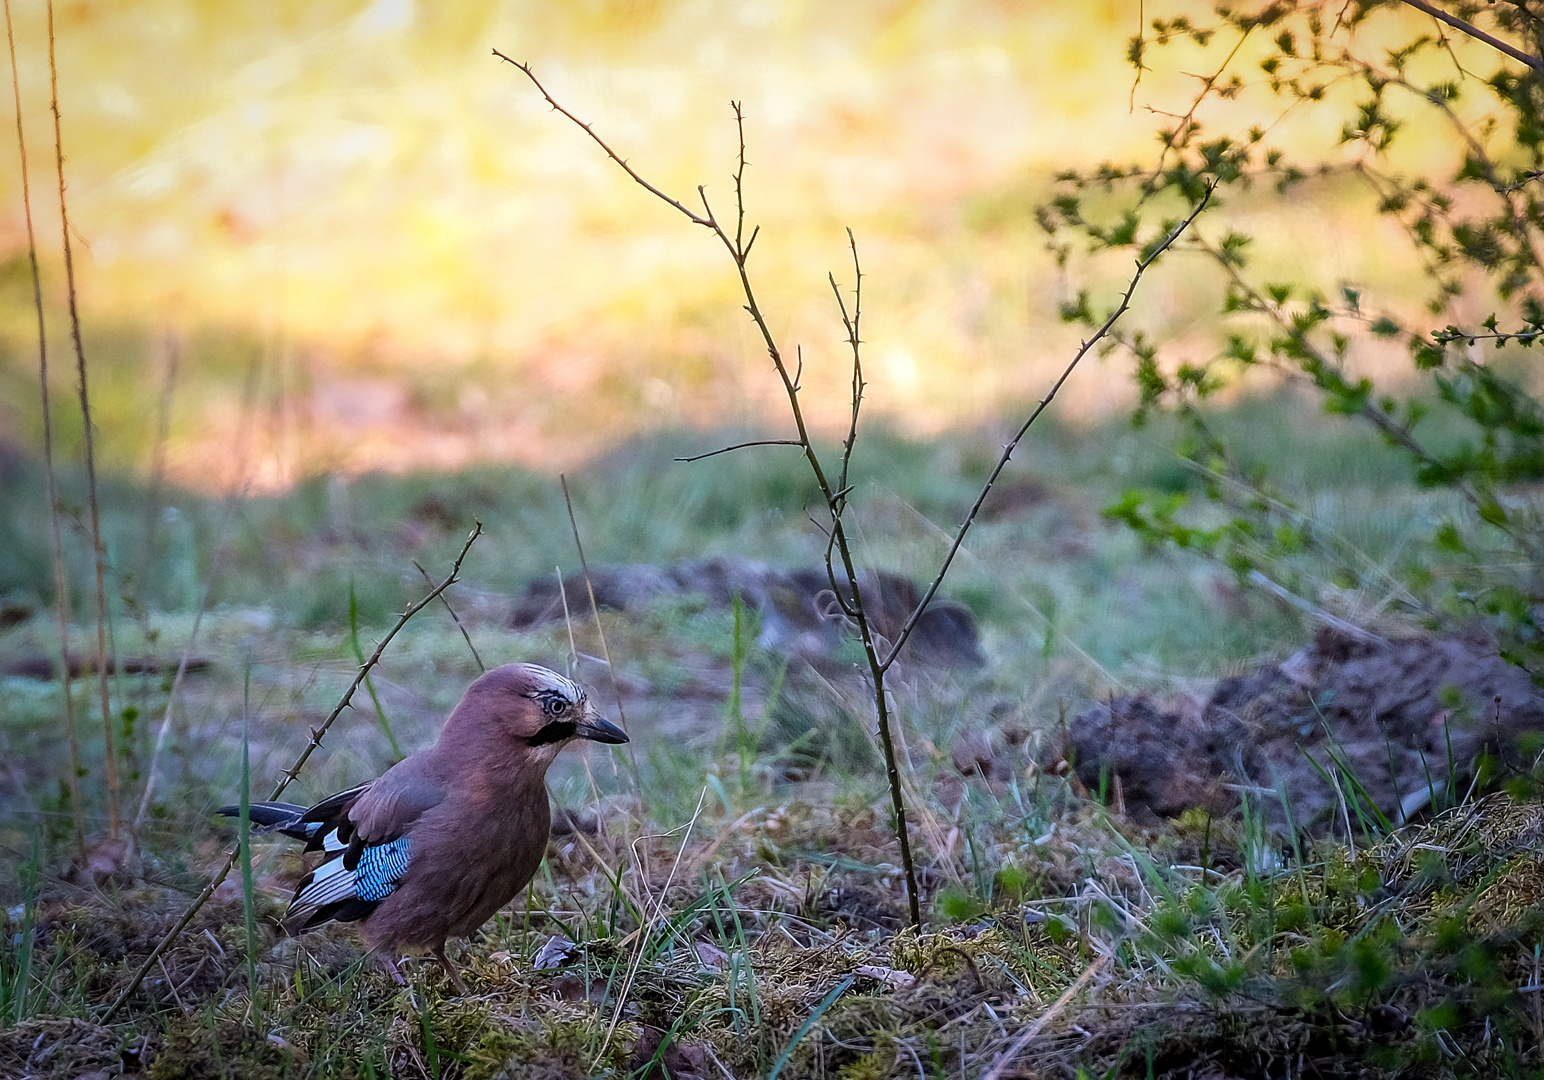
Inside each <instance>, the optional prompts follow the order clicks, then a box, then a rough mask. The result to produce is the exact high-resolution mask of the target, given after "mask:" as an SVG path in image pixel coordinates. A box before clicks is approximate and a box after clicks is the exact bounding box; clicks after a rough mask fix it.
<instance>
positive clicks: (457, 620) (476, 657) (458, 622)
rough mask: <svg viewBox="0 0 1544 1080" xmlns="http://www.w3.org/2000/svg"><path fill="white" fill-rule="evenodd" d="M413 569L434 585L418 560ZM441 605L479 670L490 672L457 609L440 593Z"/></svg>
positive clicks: (415, 561) (415, 560)
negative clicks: (470, 652) (470, 651)
mask: <svg viewBox="0 0 1544 1080" xmlns="http://www.w3.org/2000/svg"><path fill="white" fill-rule="evenodd" d="M413 567H414V568H415V569H416V570H417V571H418V572H419V573H420V574H422V575H423V579H424V580H425V581H427V582H428V583H429V584H430V585H433V584H434V579H433V578H432V577H430V576H429V571H427V570H425V569H424V568H423V567H422V566H421V565H419V562H418V560H417V559H414V560H413ZM440 603H442V604H444V605H445V610H446V611H448V612H450V621H451V622H453V623H455V624H456V629H457V630H460V631H461V637H462V639H463V640H465V641H466V647H467V648H468V649H471V650H472V659H473V660H476V661H477V670H478V671H482V672H486V671H487V670H488V665H487V664H485V663H483V658H482V654H481V653H479V652H478V651H477V646H476V645H473V644H472V635H471V634H468V633H467V632H466V627H465V626H464V625H462V622H461V616H459V615H457V614H456V609H455V608H453V607H451V606H450V601H449V600H447V599H446V598H445V594H444V593H440Z"/></svg>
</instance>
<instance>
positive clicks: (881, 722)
mask: <svg viewBox="0 0 1544 1080" xmlns="http://www.w3.org/2000/svg"><path fill="white" fill-rule="evenodd" d="M493 55H494V56H496V57H498V58H499V59H500V60H503V61H504V62H505V63H507V64H511V65H513V66H514V67H517V68H519V69H520V71H521V72H522V73H523V74H524V75H525V77H526V78H528V79H530V80H531V83H532V85H533V86H535V87H536V89H537V91H538V92H540V94H541V95H542V97H543V98H544V99H545V100H546V102H547V104H549V105H550V106H552V108H553V109H555V110H556V111H558V112H559V113H561V114H562V115H563V116H565V117H567V118H568V119H569V120H571V121H572V122H573V123H574V124H576V125H577V126H578V127H579V128H580V129H581V130H583V131H584V133H585V134H586V135H588V136H589V137H590V138H591V139H592V140H593V141H594V142H595V144H596V145H597V146H599V147H600V148H601V150H602V151H604V152H605V154H606V156H607V157H609V158H610V159H611V160H612V161H614V162H616V164H617V165H618V166H619V167H620V168H621V169H622V170H623V171H624V172H626V173H627V175H628V176H629V177H630V178H631V179H632V180H633V181H634V182H636V183H637V184H638V185H639V186H640V187H642V188H643V189H644V190H645V191H647V192H649V193H650V194H652V195H654V196H655V197H656V198H658V199H660V200H661V201H662V202H664V203H666V204H667V205H669V206H672V207H674V208H675V209H676V210H678V211H679V212H680V213H681V214H683V215H684V216H685V217H686V218H687V220H689V221H690V222H691V223H692V224H694V225H701V226H702V227H704V228H706V229H709V230H710V231H712V233H713V235H714V236H716V237H717V238H718V240H719V242H720V243H721V244H723V246H724V249H725V250H726V251H727V252H728V253H729V257H730V258H731V259H732V260H733V262H734V266H735V271H736V273H737V274H738V275H739V278H740V292H741V295H742V296H743V297H744V300H745V305H744V306H745V311H746V313H747V314H748V315H750V317H751V321H752V322H753V323H755V325H756V330H757V332H758V333H759V334H760V335H761V340H762V344H763V345H764V346H765V348H766V350H767V356H768V357H769V358H770V359H771V361H772V367H773V369H774V370H775V371H776V372H777V377H778V379H779V380H780V381H781V382H782V385H783V392H784V394H785V395H786V397H787V399H788V408H789V411H790V412H791V413H792V414H793V422H794V427H795V429H796V430H797V434H798V438H797V439H796V440H795V445H797V446H798V447H799V448H800V449H801V450H803V452H804V459H805V461H806V462H808V463H809V467H810V472H811V473H812V474H813V475H814V477H815V483H816V485H817V486H818V488H819V489H820V494H821V498H822V499H823V500H824V502H825V504H826V512H827V514H828V516H829V518H830V529H829V531H827V533H826V535H827V537H828V541H829V543H828V546H827V549H826V572H827V576H828V577H829V578H830V580H831V584H832V588H833V591H834V592H835V593H836V596H837V599H838V601H839V602H840V604H841V607H842V611H843V614H845V615H846V616H847V617H848V618H850V619H851V620H852V621H853V623H854V624H855V625H856V627H857V630H858V637H859V640H860V641H861V642H862V644H863V652H864V655H865V657H866V658H867V660H868V665H869V674H870V676H871V677H872V679H873V683H874V707H875V713H876V720H877V726H878V729H879V742H880V746H881V748H882V749H883V751H884V758H885V770H886V774H887V777H888V780H889V786H890V797H891V805H892V809H893V811H894V815H895V822H894V824H895V839H896V843H897V845H898V846H899V847H900V855H901V866H902V868H903V870H904V871H905V874H906V897H907V901H908V903H909V907H910V909H911V910H910V914H911V921H912V924H913V925H914V926H917V927H919V928H920V927H921V925H922V912H921V906H920V903H919V900H918V893H917V875H916V869H915V867H914V865H913V862H912V857H911V840H910V837H909V835H908V832H907V827H906V803H905V798H904V796H903V794H902V790H901V780H900V770H899V768H898V766H897V764H896V757H895V747H894V741H893V739H892V738H891V732H890V713H889V703H888V700H887V698H886V695H885V685H884V675H885V671H884V666H883V665H882V663H881V660H880V655H879V645H878V643H877V640H876V638H875V636H874V633H873V630H872V628H871V627H870V625H869V620H868V615H867V613H866V612H865V611H864V607H863V592H862V589H861V588H860V587H859V584H858V570H857V564H856V563H855V561H854V559H853V555H852V547H851V544H850V543H849V541H848V536H847V531H846V529H845V528H844V527H843V523H842V513H843V509H844V508H845V506H846V502H847V495H848V490H849V489H848V485H847V483H846V470H847V463H848V460H849V458H850V456H851V452H852V450H851V438H849V443H848V446H847V449H846V451H845V452H844V454H843V458H842V477H841V479H840V482H838V483H837V484H835V485H833V484H832V483H831V480H830V477H829V476H828V475H827V473H826V470H825V467H824V466H823V464H822V463H821V460H820V455H819V453H818V452H817V451H816V449H815V445H814V443H813V441H812V440H811V438H810V433H809V428H808V425H807V424H806V422H805V419H804V409H803V407H802V406H801V404H800V401H799V373H798V372H792V373H791V372H790V371H789V369H788V364H787V363H786V362H785V360H784V359H783V352H782V349H781V348H780V347H779V346H778V343H777V339H776V337H774V336H773V334H772V328H771V327H770V326H769V325H768V323H767V319H766V316H765V315H764V314H763V313H762V310H761V305H760V302H759V301H758V300H757V298H756V290H755V288H754V287H753V286H752V284H751V279H750V271H749V269H748V264H749V261H750V252H751V247H752V245H754V244H755V242H756V237H757V235H758V233H757V231H756V230H755V229H752V230H751V233H750V235H749V236H748V237H747V236H746V235H745V197H744V177H745V168H746V164H747V161H746V155H745V115H744V112H743V110H742V109H741V108H740V103H739V102H734V103H733V108H734V115H735V126H736V129H737V131H738V134H739V142H740V147H739V159H738V163H737V167H736V170H735V175H734V187H735V224H734V233H733V235H731V234H730V233H729V231H728V230H726V229H725V228H724V226H723V225H722V224H721V223H720V222H719V220H718V217H717V215H715V214H714V212H713V207H712V204H711V203H710V202H709V201H708V196H707V190H706V189H705V188H704V187H702V186H699V187H698V188H697V197H698V198H699V199H700V200H701V202H702V213H701V214H697V213H695V212H693V211H691V210H689V209H687V207H686V205H685V204H684V203H682V202H680V201H679V200H677V199H673V198H671V197H670V196H669V195H666V194H665V193H664V192H663V191H661V190H660V189H659V188H657V187H655V186H654V185H653V184H651V183H649V182H648V181H647V180H645V179H644V178H643V177H642V176H640V175H639V174H638V172H637V171H636V170H634V169H633V167H632V166H631V165H629V164H628V163H627V162H626V161H625V160H624V159H623V158H622V157H621V155H619V154H618V153H617V152H616V151H614V150H612V149H611V147H610V146H608V145H607V144H606V142H605V141H604V140H603V139H601V137H600V136H598V135H596V134H595V131H594V129H593V128H592V127H591V126H590V125H589V124H587V123H585V122H584V121H582V120H580V119H579V118H578V117H576V116H575V115H574V114H573V113H571V112H569V111H568V110H567V109H566V108H564V107H563V106H562V105H560V104H559V103H558V102H557V101H556V100H554V99H553V97H552V95H551V94H549V93H548V92H547V89H546V87H544V86H542V84H541V82H540V80H538V79H537V78H536V75H535V73H534V72H532V70H531V68H530V66H529V65H527V64H522V63H519V62H517V61H515V60H511V59H510V58H509V57H507V56H505V55H504V54H503V53H501V52H499V51H498V50H497V49H495V50H494V51H493ZM849 239H850V234H849ZM853 256H854V260H855V265H856V258H857V251H856V245H854V252H853ZM838 300H839V301H840V296H838ZM858 319H859V314H858V311H857V309H856V308H855V309H854V311H853V314H852V317H851V318H850V319H849V318H848V317H847V315H846V311H845V308H844V311H843V320H844V322H845V323H846V324H847V328H848V337H849V340H850V341H851V342H852V347H853V350H854V386H855V388H857V389H858V390H861V386H862V367H861V364H860V363H859V361H858V357H857V349H858V335H857V328H858ZM800 370H801V371H802V366H801V369H800ZM860 405H861V393H859V394H858V395H857V396H856V397H855V400H854V402H853V432H854V433H855V432H856V424H857V413H858V409H859V407H860ZM833 556H834V557H835V558H836V559H840V561H841V565H842V574H843V576H844V577H845V578H846V580H847V590H846V592H845V594H844V591H843V590H842V589H841V588H839V587H837V583H836V570H835V566H834V561H833Z"/></svg>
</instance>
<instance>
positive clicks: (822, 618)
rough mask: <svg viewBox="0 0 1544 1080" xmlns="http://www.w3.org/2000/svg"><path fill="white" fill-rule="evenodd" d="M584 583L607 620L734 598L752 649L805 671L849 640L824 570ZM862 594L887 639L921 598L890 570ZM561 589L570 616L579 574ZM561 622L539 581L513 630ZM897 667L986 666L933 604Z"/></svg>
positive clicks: (964, 629) (966, 626)
mask: <svg viewBox="0 0 1544 1080" xmlns="http://www.w3.org/2000/svg"><path fill="white" fill-rule="evenodd" d="M590 583H591V585H593V587H594V589H595V602H596V604H598V605H599V606H600V607H602V608H608V609H611V610H613V611H628V610H631V609H635V608H637V607H639V606H641V605H644V604H647V603H648V602H650V601H652V600H656V599H658V598H660V597H663V596H685V595H697V596H702V597H704V598H706V600H707V601H708V602H709V603H710V604H713V605H714V606H716V607H722V608H727V607H729V606H730V605H731V604H732V603H733V602H734V597H735V596H739V597H740V601H741V603H742V604H744V605H745V606H746V607H747V608H749V609H751V610H753V611H754V612H756V613H757V616H758V618H759V621H760V630H759V633H758V637H757V644H758V645H760V646H761V647H762V648H764V649H767V650H768V651H770V652H777V653H782V654H785V655H788V656H793V657H797V658H799V659H804V660H809V661H811V662H819V661H825V660H829V659H830V658H832V657H833V656H834V655H835V654H836V652H837V651H838V649H840V648H841V646H842V644H843V642H844V641H846V640H848V639H849V638H850V637H851V636H853V632H852V629H851V627H850V621H849V620H848V619H847V618H846V617H845V616H843V615H842V612H841V609H840V606H839V605H838V604H837V603H836V596H835V594H834V593H833V592H832V589H831V582H830V579H829V578H828V577H827V576H826V572H825V570H824V569H816V568H805V569H797V570H778V569H775V568H773V567H770V566H767V565H766V564H764V563H759V562H754V561H752V560H750V559H726V558H715V559H693V560H691V561H689V562H684V563H678V564H677V565H675V566H670V567H659V566H648V565H638V564H635V565H627V566H603V567H598V568H596V569H594V570H592V571H590ZM859 587H860V588H861V589H862V590H863V597H864V601H865V603H866V604H867V605H868V607H869V611H868V614H869V617H870V620H871V621H872V624H873V627H874V629H875V631H876V632H877V633H878V634H879V635H881V636H882V637H883V638H885V639H887V640H890V639H893V638H894V637H895V635H896V634H898V633H899V632H900V629H901V627H902V626H903V625H904V624H905V622H906V619H907V618H908V617H909V616H910V615H911V613H912V611H913V610H915V608H916V606H917V604H918V603H919V602H920V601H921V599H922V593H921V590H919V589H918V588H917V585H916V583H915V582H913V581H912V580H911V579H910V578H907V577H904V576H903V575H901V574H895V573H891V572H890V571H888V570H881V571H878V572H877V573H867V574H864V575H862V577H861V578H860V580H859ZM563 589H564V591H565V592H566V593H567V595H568V605H569V610H570V612H576V611H584V610H586V609H587V608H588V605H589V594H588V593H587V591H586V589H585V582H584V578H583V576H582V575H579V574H572V575H570V576H569V577H567V578H565V579H564V581H563ZM562 618H563V597H562V594H560V593H559V591H558V586H557V582H555V581H553V580H551V579H550V578H538V579H536V580H535V581H532V582H531V583H530V584H529V585H527V586H526V588H525V592H524V593H522V594H521V596H520V597H519V599H518V600H516V602H515V607H514V610H513V611H512V612H511V613H510V617H509V625H510V626H511V627H513V628H514V629H516V630H528V629H530V628H532V627H535V626H540V625H542V624H544V623H548V622H553V621H555V620H559V619H562ZM903 658H904V659H909V660H913V661H919V662H924V663H931V664H938V665H941V666H945V667H979V666H981V665H982V664H983V663H985V658H984V657H983V656H982V654H981V641H980V635H979V633H978V632H977V629H976V620H975V618H974V617H973V616H972V615H971V613H970V611H969V610H968V609H966V608H964V607H962V606H961V605H959V604H955V603H951V602H950V601H947V600H942V599H938V598H935V599H934V600H933V602H932V603H931V604H929V605H928V609H927V611H925V612H923V615H922V618H921V619H919V620H918V621H917V628H916V630H915V631H913V633H912V636H911V638H910V639H909V640H908V641H907V644H906V652H905V653H904V654H903Z"/></svg>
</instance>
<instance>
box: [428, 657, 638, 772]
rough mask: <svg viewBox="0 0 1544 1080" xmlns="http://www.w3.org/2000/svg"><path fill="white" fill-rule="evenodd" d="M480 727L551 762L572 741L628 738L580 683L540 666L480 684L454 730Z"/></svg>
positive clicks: (499, 672) (514, 667) (501, 671)
mask: <svg viewBox="0 0 1544 1080" xmlns="http://www.w3.org/2000/svg"><path fill="white" fill-rule="evenodd" d="M452 726H454V727H468V726H476V727H478V728H485V729H488V730H486V731H485V732H483V733H485V734H489V735H493V736H495V737H496V738H498V739H499V740H500V741H502V742H506V743H513V744H514V746H516V747H519V748H523V749H526V750H529V751H531V752H532V754H533V756H536V757H538V758H545V759H546V760H548V761H550V760H551V759H552V758H553V757H555V756H556V755H557V752H558V750H560V749H562V747H563V745H564V744H565V743H567V742H569V741H570V740H572V739H590V740H592V741H594V742H600V743H625V742H627V735H626V733H625V732H623V731H622V729H621V728H619V727H617V726H616V725H615V724H613V723H611V721H609V720H607V719H606V718H605V717H604V716H602V715H601V714H600V712H599V711H598V710H597V709H596V708H595V706H594V705H592V704H591V703H590V697H589V695H588V694H586V693H585V692H584V690H583V688H581V687H580V686H579V685H578V684H577V683H575V682H574V681H573V680H571V679H566V678H564V677H563V676H562V675H559V674H558V673H557V672H555V671H549V670H547V669H546V668H544V667H539V666H537V665H536V664H506V665H504V666H503V667H498V668H494V669H493V670H492V671H489V672H487V673H486V674H484V675H483V676H482V677H481V678H480V679H478V680H477V681H476V682H474V683H473V684H472V685H471V686H470V687H469V688H468V689H467V692H466V694H465V696H463V697H462V699H461V703H460V704H459V705H457V706H456V709H455V712H453V713H452V714H451V723H450V724H448V725H447V728H446V730H447V731H449V730H450V729H451V727H452Z"/></svg>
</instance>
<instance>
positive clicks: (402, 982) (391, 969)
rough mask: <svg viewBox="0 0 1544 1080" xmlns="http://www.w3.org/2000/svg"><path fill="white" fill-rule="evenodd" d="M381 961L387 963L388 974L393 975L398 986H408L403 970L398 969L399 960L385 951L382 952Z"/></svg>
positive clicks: (392, 979)
mask: <svg viewBox="0 0 1544 1080" xmlns="http://www.w3.org/2000/svg"><path fill="white" fill-rule="evenodd" d="M381 963H382V964H384V965H386V974H388V975H390V976H391V981H392V982H394V983H396V984H397V985H398V986H406V985H407V980H406V979H404V978H403V977H402V972H401V971H399V970H397V962H396V961H395V960H393V959H392V958H391V957H389V956H387V955H386V954H385V953H381Z"/></svg>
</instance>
